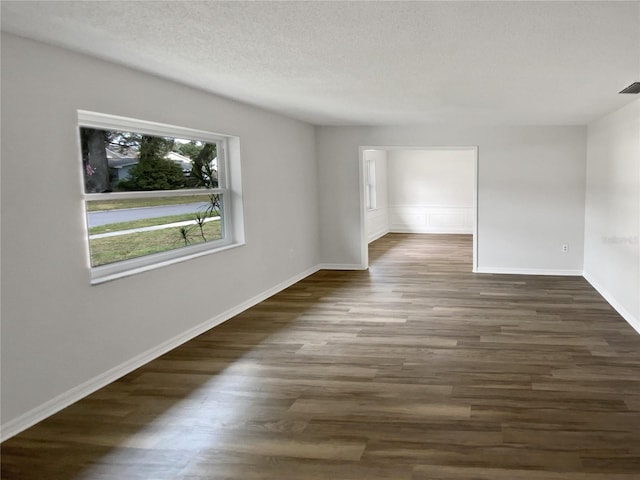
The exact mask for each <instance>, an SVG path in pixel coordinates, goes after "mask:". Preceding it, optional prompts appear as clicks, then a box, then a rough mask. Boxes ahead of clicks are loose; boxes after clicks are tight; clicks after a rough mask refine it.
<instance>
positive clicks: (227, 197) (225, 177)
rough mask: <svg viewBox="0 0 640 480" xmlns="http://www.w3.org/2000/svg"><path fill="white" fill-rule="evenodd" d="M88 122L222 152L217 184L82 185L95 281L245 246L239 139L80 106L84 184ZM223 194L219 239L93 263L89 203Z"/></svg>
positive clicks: (98, 282) (80, 159)
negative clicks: (98, 189)
mask: <svg viewBox="0 0 640 480" xmlns="http://www.w3.org/2000/svg"><path fill="white" fill-rule="evenodd" d="M82 127H89V128H97V129H102V130H119V131H132V132H135V133H141V134H146V135H154V136H164V137H173V138H184V139H189V140H196V141H202V142H206V143H216V144H217V145H218V148H217V157H218V185H219V186H218V187H217V188H208V189H180V190H155V191H132V192H112V193H85V192H84V187H81V188H82V192H83V193H82V198H83V213H84V219H85V233H86V246H87V250H86V258H87V264H88V267H89V270H90V272H91V284H92V285H96V284H100V283H104V282H107V281H111V280H115V279H117V278H122V277H127V276H130V275H134V274H137V273H141V272H146V271H149V270H154V269H156V268H160V267H164V266H167V265H172V264H174V263H179V262H183V261H187V260H191V259H194V258H198V257H201V256H203V255H210V254H213V253H217V252H222V251H225V250H228V249H231V248H235V247H238V246H241V245H244V215H243V206H242V183H241V172H240V170H241V168H240V156H239V154H240V149H239V138H238V137H235V136H231V135H224V134H218V133H212V132H207V131H204V130H196V129H191V128H185V127H178V126H174V125H167V124H161V123H156V122H149V121H145V120H137V119H133V118H128V117H119V116H116V115H110V114H103V113H97V112H90V111H86V110H78V128H77V135H78V138H77V141H78V152H79V156H78V157H79V162H80V166H79V169H78V171H79V172H80V176H81V185H82V186H84V177H83V173H82V154H81V148H80V128H82ZM216 193H218V194H221V195H222V212H221V213H222V215H221V217H222V218H221V222H222V226H221V227H222V229H221V232H222V235H223V238H221V239H219V240H211V241H208V242H204V243H199V244H196V245H189V246H183V247H179V248H174V249H171V250H166V251H164V252H158V253H153V254H149V255H143V256H140V257H134V258H130V259H127V260H121V261H118V262H114V263H109V264H105V265H99V266H95V267H94V266H92V265H91V250H90V240H89V227H88V223H87V220H88V218H87V202H88V201H92V200H114V199H130V198H154V197H160V196H175V197H178V196H188V195H194V194H199V195H202V194H216Z"/></svg>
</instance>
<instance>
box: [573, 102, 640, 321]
mask: <svg viewBox="0 0 640 480" xmlns="http://www.w3.org/2000/svg"><path fill="white" fill-rule="evenodd" d="M587 141H588V143H587V191H586V210H585V241H584V250H585V252H584V272H585V277H586V278H587V280H589V281H590V282H591V284H592V285H593V286H594V287H596V289H597V290H599V291H600V293H601V294H602V295H603V296H604V297H605V298H606V299H607V300H608V301H609V303H611V304H612V305H613V306H614V307H615V308H616V309H617V310H618V311H619V312H620V313H621V314H622V315H623V316H624V317H625V318H626V320H627V321H628V322H629V323H631V324H632V325H633V326H634V327H635V329H636V330H637V331H638V332H640V245H639V243H640V242H639V237H640V100H636V101H635V102H633V103H631V104H629V105H627V106H626V107H624V108H622V109H620V110H618V111H617V112H614V113H612V114H610V115H607V116H606V117H604V118H602V119H599V120H598V121H596V122H594V123H592V124H590V125H589V128H588V137H587Z"/></svg>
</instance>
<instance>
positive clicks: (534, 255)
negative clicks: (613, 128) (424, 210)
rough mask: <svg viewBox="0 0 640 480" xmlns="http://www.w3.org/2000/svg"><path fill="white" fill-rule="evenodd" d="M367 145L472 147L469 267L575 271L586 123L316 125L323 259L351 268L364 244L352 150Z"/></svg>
mask: <svg viewBox="0 0 640 480" xmlns="http://www.w3.org/2000/svg"><path fill="white" fill-rule="evenodd" d="M371 145H377V146H381V147H382V146H388V147H391V146H410V147H416V148H419V147H429V146H434V147H466V146H476V145H477V146H479V172H478V178H479V192H478V217H479V222H478V242H479V244H478V268H479V270H480V271H493V272H499V271H505V272H514V273H522V272H529V273H570V274H577V275H579V274H581V272H582V258H583V232H584V193H585V186H584V182H585V163H586V162H585V155H586V127H580V126H576V127H469V126H450V127H449V126H412V127H400V126H399V127H320V128H318V129H317V153H318V164H319V165H322V168H321V169H319V172H318V173H319V182H320V199H321V201H320V221H321V229H320V231H321V248H322V251H321V259H322V262H323V263H325V264H331V265H344V266H345V267H352V268H357V267H358V266H359V265H361V262H362V258H363V255H362V246H363V245H364V244H366V242H362V239H361V237H362V234H361V229H360V217H361V209H360V192H359V190H358V189H357V188H355V187H354V186H355V185H358V181H359V165H358V148H359V147H360V146H371ZM338 211H339V215H338V214H336V212H338ZM563 244H568V245H569V247H570V248H569V251H568V252H567V253H563V252H562V245H563Z"/></svg>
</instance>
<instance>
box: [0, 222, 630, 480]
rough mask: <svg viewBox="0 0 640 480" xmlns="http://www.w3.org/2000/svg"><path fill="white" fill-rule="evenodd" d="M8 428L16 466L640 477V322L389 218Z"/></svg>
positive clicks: (221, 475) (578, 286) (54, 472)
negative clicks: (382, 231)
mask: <svg viewBox="0 0 640 480" xmlns="http://www.w3.org/2000/svg"><path fill="white" fill-rule="evenodd" d="M370 248H371V255H370V257H371V258H370V260H371V268H370V271H367V272H348V271H321V272H318V273H316V274H314V275H312V276H310V277H308V278H307V279H305V280H303V281H302V282H299V283H298V284H296V285H294V286H292V287H291V288H288V289H287V290H285V291H283V292H281V293H280V294H278V295H275V296H274V297H272V298H270V299H269V300H267V301H265V302H263V303H261V304H259V305H257V306H256V307H254V308H251V309H250V310H248V311H246V312H244V313H242V314H241V315H239V316H237V317H235V318H233V319H232V320H230V321H228V322H227V323H225V324H223V325H221V326H219V327H217V328H215V329H213V330H211V331H209V332H207V333H206V334H204V335H201V336H200V337H198V338H196V339H194V340H192V341H190V342H188V343H187V344H185V345H183V346H182V347H180V348H177V349H175V350H174V351H172V352H170V353H169V354H167V355H164V356H163V357H161V358H159V359H157V360H155V361H153V362H151V363H149V364H148V365H146V366H145V367H143V368H140V369H139V370H136V371H135V372H133V373H131V374H129V375H127V376H126V377H124V378H122V379H121V380H119V381H117V382H115V383H113V384H111V385H109V386H108V387H106V388H104V389H102V390H100V391H98V392H97V393H95V394H93V395H91V396H89V397H87V398H85V399H84V400H82V401H80V402H78V403H76V404H74V405H72V406H70V407H69V408H66V409H65V410H63V411H62V412H60V413H58V414H57V415H54V416H52V417H51V418H49V419H47V420H45V421H43V422H41V423H40V424H38V425H36V426H34V427H32V428H30V429H28V430H26V431H25V432H23V433H22V434H20V435H18V436H16V437H14V438H12V439H10V440H8V441H6V442H5V443H4V444H3V445H2V478H3V479H21V480H27V479H47V480H51V479H76V478H77V479H100V480H106V479H118V480H135V479H144V480H161V479H162V480H165V479H191V480H203V479H239V480H253V479H278V480H283V479H296V480H307V479H341V480H368V479H398V480H403V479H412V480H427V479H429V480H461V479H464V480H631V479H634V480H638V479H640V335H638V334H637V333H636V332H634V331H633V329H632V328H631V327H630V326H629V325H628V324H627V323H626V322H625V321H624V320H623V319H622V318H621V317H620V316H619V315H618V314H617V313H616V312H615V311H614V310H613V309H612V308H611V307H610V306H609V305H608V304H607V303H605V301H604V300H603V299H602V298H601V297H600V296H599V295H598V294H597V293H596V292H595V291H594V290H593V289H592V288H591V287H590V286H589V285H588V283H587V282H586V281H585V280H584V279H583V278H579V277H535V276H507V275H486V274H472V273H470V271H471V237H469V236H460V235H441V236H436V235H405V234H390V235H387V236H386V237H384V238H382V239H380V240H378V241H376V242H374V243H373V244H372V245H371V247H370Z"/></svg>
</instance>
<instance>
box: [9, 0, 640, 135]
mask: <svg viewBox="0 0 640 480" xmlns="http://www.w3.org/2000/svg"><path fill="white" fill-rule="evenodd" d="M1 8H2V29H3V30H5V31H8V32H12V33H15V34H18V35H22V36H25V37H30V38H35V39H37V40H42V41H44V42H47V43H51V44H55V45H60V46H64V47H67V48H69V49H72V50H77V51H80V52H85V53H89V54H91V55H94V56H97V57H100V58H103V59H107V60H111V61H113V62H117V63H120V64H124V65H128V66H131V67H134V68H137V69H140V70H143V71H146V72H150V73H153V74H156V75H159V76H163V77H166V78H170V79H173V80H177V81H179V82H182V83H185V84H188V85H191V86H195V87H198V88H201V89H204V90H206V91H209V92H214V93H217V94H220V95H223V96H227V97H230V98H234V99H237V100H240V101H243V102H247V103H251V104H255V105H259V106H262V107H265V108H268V109H271V110H275V111H279V112H282V113H285V114H287V115H290V116H293V117H295V118H299V119H303V120H307V121H310V122H312V123H314V124H321V125H327V124H329V125H344V124H358V125H382V124H409V123H489V124H496V123H499V124H519V125H522V124H532V125H551V124H554V125H561V124H564V125H566V124H585V123H588V122H589V121H591V120H593V119H595V118H597V117H599V116H601V115H603V114H605V113H608V112H610V111H612V110H615V109H616V108H619V107H620V106H622V105H624V104H626V103H629V102H630V101H632V100H634V99H635V98H638V97H637V96H635V97H634V96H632V95H628V96H622V95H618V94H617V92H619V91H620V90H621V89H622V88H624V87H626V86H627V85H629V84H630V83H632V82H634V81H638V80H640V2H638V1H633V2H613V1H604V2H520V1H518V2H401V1H399V2H314V1H311V2H238V1H234V2H210V1H206V2H197V1H187V2H181V1H165V2H146V1H127V2H116V1H103V2H89V1H80V2H54V1H51V2H50V1H46V2H13V1H2V2H1Z"/></svg>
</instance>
